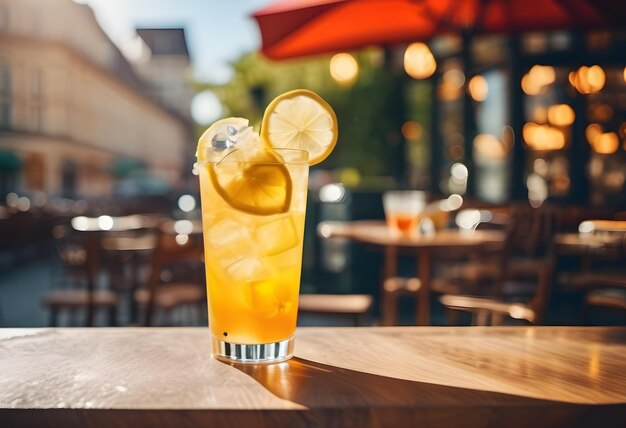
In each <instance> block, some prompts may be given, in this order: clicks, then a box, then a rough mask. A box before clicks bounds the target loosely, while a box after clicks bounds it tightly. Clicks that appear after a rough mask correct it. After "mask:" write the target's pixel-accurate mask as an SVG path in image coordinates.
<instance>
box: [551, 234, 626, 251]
mask: <svg viewBox="0 0 626 428" xmlns="http://www.w3.org/2000/svg"><path fill="white" fill-rule="evenodd" d="M622 241H623V239H621V238H619V237H617V238H616V237H615V236H614V235H612V236H602V235H595V234H591V233H557V234H556V235H555V236H554V238H553V242H554V246H555V248H556V249H557V251H558V252H559V253H563V254H595V253H598V252H602V251H605V252H606V251H611V250H617V252H622V253H623V246H622V243H623V242H622Z"/></svg>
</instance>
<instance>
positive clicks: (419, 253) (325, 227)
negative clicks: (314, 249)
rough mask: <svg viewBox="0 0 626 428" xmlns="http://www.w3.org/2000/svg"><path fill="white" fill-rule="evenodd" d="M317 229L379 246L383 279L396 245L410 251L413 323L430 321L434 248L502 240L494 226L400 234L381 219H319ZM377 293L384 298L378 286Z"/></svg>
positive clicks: (393, 264) (391, 269)
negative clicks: (414, 283) (414, 279)
mask: <svg viewBox="0 0 626 428" xmlns="http://www.w3.org/2000/svg"><path fill="white" fill-rule="evenodd" d="M318 233H319V234H320V236H321V237H322V238H325V239H331V238H346V239H350V240H352V241H355V242H360V243H362V244H367V245H373V246H376V247H380V248H382V249H383V252H384V255H385V262H384V263H385V265H384V279H385V280H386V279H390V278H395V277H397V270H398V249H403V250H408V251H410V252H414V254H415V255H416V258H417V267H418V275H419V276H418V278H419V280H420V287H419V289H418V291H417V297H418V298H417V307H416V309H417V311H416V322H417V325H429V324H430V294H431V279H432V255H433V251H434V250H447V249H450V250H453V249H454V250H458V249H463V248H465V249H477V248H480V247H483V246H487V245H494V244H496V245H500V244H503V243H504V240H505V233H504V232H502V231H496V230H474V231H461V230H458V229H444V230H440V231H437V232H436V233H432V234H422V235H418V234H416V235H414V236H400V235H397V234H395V233H394V232H393V231H392V230H390V229H389V228H388V227H387V224H386V223H385V222H384V221H377V220H362V221H353V222H322V223H320V224H319V225H318ZM383 283H384V281H383ZM381 297H382V298H384V290H382V287H381ZM382 315H383V316H382V317H381V318H382V321H381V324H383V325H385V324H388V323H389V322H388V318H387V317H386V316H385V315H386V314H382Z"/></svg>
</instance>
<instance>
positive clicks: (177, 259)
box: [135, 220, 206, 326]
mask: <svg viewBox="0 0 626 428" xmlns="http://www.w3.org/2000/svg"><path fill="white" fill-rule="evenodd" d="M201 231H202V228H201V227H200V226H199V225H194V229H193V231H192V233H190V234H185V235H181V234H177V233H176V231H175V222H174V221H170V220H168V221H165V222H163V223H162V224H161V225H160V226H159V228H158V233H157V237H156V248H155V250H154V253H153V256H152V261H151V266H150V275H149V278H148V282H147V284H146V287H145V288H142V289H139V290H137V291H136V292H135V300H136V301H137V303H138V304H139V305H141V306H143V307H144V314H143V315H144V316H143V324H144V325H145V326H150V325H152V324H153V322H154V313H155V309H159V310H161V311H163V312H165V313H170V312H171V311H172V310H173V309H174V308H178V307H182V306H189V305H191V306H203V305H204V304H205V303H206V290H205V286H204V276H203V275H201V274H198V270H202V263H203V247H202V233H201ZM177 265H178V266H181V265H184V266H185V269H184V271H185V272H187V273H189V272H190V270H189V266H192V267H194V268H197V269H196V270H195V271H194V270H193V269H192V270H191V272H193V273H195V274H197V275H196V277H195V278H184V279H182V280H177V278H173V280H172V281H171V282H167V283H163V282H162V279H161V276H162V273H163V272H164V269H165V268H172V267H175V266H177Z"/></svg>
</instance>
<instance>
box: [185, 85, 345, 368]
mask: <svg viewBox="0 0 626 428" xmlns="http://www.w3.org/2000/svg"><path fill="white" fill-rule="evenodd" d="M336 140H337V122H336V117H335V115H334V113H333V111H332V109H331V108H330V106H328V104H326V102H325V101H324V100H322V99H321V98H319V96H317V95H316V94H314V93H312V92H310V91H305V90H296V91H292V92H288V93H286V94H283V95H281V96H279V97H278V98H277V99H275V100H274V101H273V102H272V103H271V104H270V105H269V106H268V108H267V110H266V112H265V115H264V118H263V123H262V125H261V135H260V136H259V135H258V134H256V133H255V132H254V131H253V130H252V128H251V127H249V126H248V121H247V120H246V119H242V118H228V119H223V120H220V121H218V122H216V123H215V124H213V125H212V126H211V127H210V128H209V129H207V131H206V132H205V133H204V134H203V136H202V137H201V138H200V141H199V142H198V152H197V157H198V162H197V163H196V166H195V168H196V170H197V173H198V175H199V178H200V193H201V202H202V223H203V233H204V236H203V238H204V248H205V255H204V257H205V266H206V276H207V297H208V311H209V329H210V332H211V336H212V354H213V355H214V356H215V357H216V358H219V359H221V360H226V361H229V362H239V363H267V362H279V361H284V360H286V359H288V358H290V357H291V356H292V355H293V347H294V334H295V330H296V321H297V315H298V293H299V288H300V273H301V268H302V243H303V238H304V218H305V210H306V197H307V182H308V171H309V166H310V165H313V164H316V163H318V162H321V161H322V160H323V159H325V158H326V157H327V156H328V154H329V153H330V152H331V151H332V149H333V148H334V145H335V142H336Z"/></svg>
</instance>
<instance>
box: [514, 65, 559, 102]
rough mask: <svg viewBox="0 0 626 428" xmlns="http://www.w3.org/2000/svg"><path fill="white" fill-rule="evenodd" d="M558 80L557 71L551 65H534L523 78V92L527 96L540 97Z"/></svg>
mask: <svg viewBox="0 0 626 428" xmlns="http://www.w3.org/2000/svg"><path fill="white" fill-rule="evenodd" d="M555 80H556V71H555V70H554V67H552V66H550V65H534V66H533V67H532V68H531V69H530V70H529V71H528V73H526V74H525V75H524V76H523V77H522V82H521V83H522V90H523V91H524V93H525V94H526V95H539V94H540V93H541V92H542V91H543V90H544V88H545V87H547V86H548V85H551V84H552V83H554V81H555Z"/></svg>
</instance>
